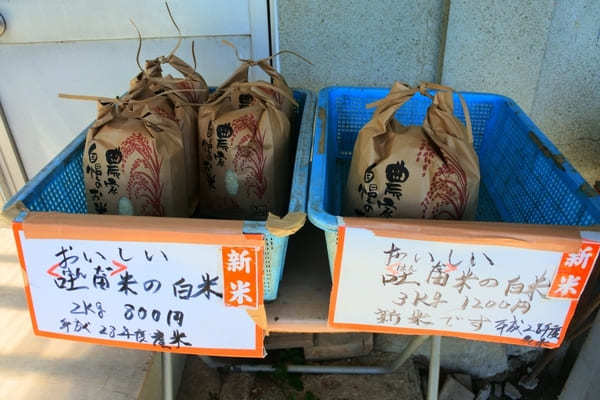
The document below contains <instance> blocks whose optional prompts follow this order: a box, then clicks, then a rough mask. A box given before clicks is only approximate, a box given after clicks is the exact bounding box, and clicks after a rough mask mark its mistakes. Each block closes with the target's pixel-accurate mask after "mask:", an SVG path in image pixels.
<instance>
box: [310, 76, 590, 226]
mask: <svg viewBox="0 0 600 400" xmlns="http://www.w3.org/2000/svg"><path fill="white" fill-rule="evenodd" d="M348 89H349V90H360V91H364V90H366V91H369V90H382V91H386V90H387V92H389V90H390V88H389V87H375V86H372V87H368V86H365V87H361V86H327V87H324V88H322V89H320V90H319V92H318V94H317V112H315V128H314V140H313V147H312V153H313V158H312V159H313V162H312V165H311V171H310V173H311V180H310V186H309V195H308V207H307V208H308V219H309V220H310V221H311V223H312V224H313V225H315V226H317V227H318V228H320V229H322V230H324V231H329V232H337V230H338V227H339V226H340V225H342V224H343V219H342V218H343V217H342V216H339V215H333V214H331V213H329V212H328V211H326V210H325V204H324V201H325V197H324V195H325V191H326V190H327V188H326V187H325V182H326V175H327V168H326V166H327V153H328V146H329V140H328V136H329V131H328V130H326V131H325V132H323V121H322V119H323V120H324V121H325V127H326V128H327V126H328V125H327V124H328V123H329V121H328V116H329V114H328V110H329V94H330V93H331V92H333V91H336V90H348ZM430 92H435V91H430ZM456 93H460V94H461V95H466V97H471V96H485V97H490V98H491V99H493V100H494V101H495V102H504V103H505V104H506V105H507V106H508V107H509V108H510V109H511V110H512V111H513V112H515V114H517V115H518V118H520V119H521V120H522V121H523V122H524V123H525V125H526V126H527V127H528V128H529V130H530V132H532V133H533V134H534V135H535V136H536V138H537V139H538V140H539V141H540V143H541V144H542V145H543V146H545V148H546V149H547V150H548V151H549V152H550V155H551V156H558V157H560V158H558V157H557V158H556V159H561V160H562V162H561V163H560V165H559V164H558V163H557V162H556V159H555V164H554V167H553V168H554V169H555V170H554V172H555V173H556V174H558V175H559V176H560V178H561V179H562V180H563V181H564V182H565V183H566V184H567V185H568V186H569V187H570V188H571V189H572V190H573V191H581V192H582V193H583V191H582V189H585V190H588V189H591V190H592V191H593V190H594V189H593V188H592V187H591V185H590V184H589V183H588V182H587V181H586V180H585V179H584V178H583V177H582V176H581V174H580V173H579V172H578V171H577V170H576V169H575V168H574V167H573V165H572V164H571V163H570V162H569V160H568V159H567V158H565V157H564V156H563V155H562V153H561V152H560V151H559V150H558V148H557V147H556V146H555V145H554V143H552V141H551V140H550V139H549V138H548V137H547V136H546V135H545V134H544V133H543V132H542V131H541V130H540V129H539V128H538V127H537V126H536V125H535V124H534V123H533V121H532V120H531V118H529V116H528V115H527V114H526V113H525V112H524V111H523V109H522V108H521V107H520V106H519V105H518V104H517V103H516V102H515V101H514V100H513V99H511V98H510V97H508V96H505V95H501V94H495V93H486V92H461V91H458V92H456ZM384 96H385V95H384ZM465 101H467V102H468V99H467V98H465ZM321 110H323V111H321ZM322 113H323V114H324V115H323V116H321V114H322ZM322 135H325V137H322ZM320 142H323V146H322V150H323V151H322V152H319V147H321V146H320ZM592 193H593V195H592V196H589V195H586V196H585V200H586V201H587V203H588V205H589V206H590V208H591V209H592V213H593V214H594V215H595V216H596V217H598V218H599V219H600V194H598V193H597V192H595V191H594V192H592ZM497 223H499V224H502V223H503V222H497Z"/></svg>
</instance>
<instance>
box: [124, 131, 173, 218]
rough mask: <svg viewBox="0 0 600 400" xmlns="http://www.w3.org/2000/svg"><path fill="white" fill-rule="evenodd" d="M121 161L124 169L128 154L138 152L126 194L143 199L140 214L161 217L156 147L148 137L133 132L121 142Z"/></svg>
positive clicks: (161, 207)
mask: <svg viewBox="0 0 600 400" xmlns="http://www.w3.org/2000/svg"><path fill="white" fill-rule="evenodd" d="M121 151H122V153H123V162H122V166H121V168H122V169H123V171H125V165H126V164H127V160H129V157H130V156H133V155H134V154H136V153H137V154H138V155H139V158H136V159H135V161H134V162H133V164H132V165H131V169H130V171H129V181H128V182H127V194H128V195H129V198H130V199H143V200H144V205H143V206H142V209H141V210H140V211H141V214H142V215H150V216H158V217H162V216H164V214H165V209H164V207H163V205H162V204H161V201H160V199H161V198H162V193H163V186H164V185H161V183H160V168H161V167H162V160H161V159H160V157H159V155H158V152H157V151H156V147H155V146H153V145H151V144H150V143H149V140H148V137H146V136H143V135H142V134H141V133H134V134H133V135H131V136H129V137H128V138H127V139H125V140H124V141H123V142H122V143H121Z"/></svg>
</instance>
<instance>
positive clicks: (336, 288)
mask: <svg viewBox="0 0 600 400" xmlns="http://www.w3.org/2000/svg"><path fill="white" fill-rule="evenodd" d="M344 221H345V223H346V224H345V225H343V226H341V227H340V230H339V236H338V248H337V258H336V262H335V270H334V277H333V289H332V294H331V301H330V310H329V325H330V326H332V327H334V328H342V329H351V330H353V331H366V332H384V333H401V334H412V335H429V334H431V335H443V336H455V337H461V338H465V339H472V340H483V341H492V342H500V343H511V344H517V345H529V346H543V347H548V348H554V347H558V346H560V344H561V342H562V340H563V339H564V334H565V332H566V330H567V327H568V325H569V322H570V320H571V318H572V316H573V314H574V312H575V308H576V306H577V299H578V298H579V296H580V295H581V293H582V291H583V289H584V287H585V284H586V282H587V280H588V278H589V276H590V274H591V271H592V268H593V266H594V263H595V261H596V260H597V258H598V252H599V250H600V245H599V243H598V242H597V241H598V239H599V238H600V235H598V234H597V233H594V232H581V236H580V232H579V230H577V229H576V228H570V227H565V228H560V229H559V228H557V227H539V226H538V227H532V228H528V227H525V226H522V225H521V226H519V227H516V226H512V225H509V224H490V225H485V228H486V229H484V230H482V231H479V232H478V231H477V229H479V228H481V226H483V225H482V224H481V223H477V224H474V223H460V224H456V222H453V223H454V224H455V226H453V225H452V224H447V223H444V222H438V221H434V222H427V223H425V224H423V226H421V228H420V229H415V226H413V225H415V224H416V223H415V222H410V223H406V224H405V225H406V226H402V223H398V224H397V225H396V226H397V227H398V226H399V228H398V229H396V227H395V226H394V225H395V224H394V223H382V222H364V220H363V221H361V222H356V221H358V219H353V218H345V219H344ZM409 225H410V226H409ZM487 228H489V229H487ZM511 229H515V230H514V232H513V233H512V234H511V233H508V232H511ZM552 230H555V231H552Z"/></svg>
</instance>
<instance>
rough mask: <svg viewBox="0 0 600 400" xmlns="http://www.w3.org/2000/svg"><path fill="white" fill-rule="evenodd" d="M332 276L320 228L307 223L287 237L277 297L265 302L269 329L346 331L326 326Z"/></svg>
mask: <svg viewBox="0 0 600 400" xmlns="http://www.w3.org/2000/svg"><path fill="white" fill-rule="evenodd" d="M330 292H331V276H330V274H329V264H328V261H327V249H326V248H325V237H324V235H323V231H321V230H320V229H318V228H316V227H314V226H313V225H311V224H309V223H307V224H306V225H305V226H304V228H302V229H301V230H300V231H299V232H298V233H297V234H295V235H293V236H291V237H290V241H289V244H288V251H287V256H286V266H285V270H284V272H283V280H282V281H281V284H280V287H279V294H278V296H277V300H275V301H273V302H271V303H268V304H266V305H265V307H266V310H267V323H268V325H267V330H268V331H270V332H307V333H310V332H314V333H318V332H347V331H348V330H343V329H334V328H330V327H328V326H327V313H328V311H329V295H330Z"/></svg>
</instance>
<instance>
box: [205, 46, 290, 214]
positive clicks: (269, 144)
mask: <svg viewBox="0 0 600 400" xmlns="http://www.w3.org/2000/svg"><path fill="white" fill-rule="evenodd" d="M238 58H239V57H238ZM241 61H242V65H241V66H240V67H239V68H238V69H237V70H236V71H235V72H234V73H233V74H232V76H231V77H230V78H229V79H228V80H227V81H226V82H225V83H224V84H223V85H222V86H221V87H219V88H218V89H217V90H216V91H215V93H214V94H213V95H212V96H211V97H210V99H209V103H207V104H204V105H202V106H201V107H200V110H199V115H198V132H199V141H200V143H199V145H200V147H199V151H200V160H201V163H200V173H201V177H200V186H201V192H202V197H201V201H200V208H199V209H200V211H201V213H202V214H205V215H207V216H212V217H226V218H237V219H253V220H264V219H266V218H267V215H268V212H272V213H274V214H277V215H283V214H285V213H286V211H287V205H288V196H289V188H290V182H291V171H292V154H291V150H292V147H291V146H292V138H291V120H292V118H293V116H294V107H296V106H297V104H296V102H295V101H294V98H293V93H292V90H291V89H290V88H289V87H288V85H287V83H286V82H285V80H284V79H283V77H282V76H281V75H279V73H278V72H277V71H276V70H275V69H273V68H272V67H271V66H270V65H269V63H268V59H263V60H259V61H252V60H241ZM253 65H257V66H258V67H260V68H261V69H262V70H263V71H265V72H266V73H267V74H268V75H269V76H270V77H271V78H272V81H273V83H267V82H263V81H256V82H248V69H249V67H250V66H253Z"/></svg>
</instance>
